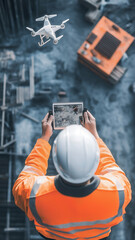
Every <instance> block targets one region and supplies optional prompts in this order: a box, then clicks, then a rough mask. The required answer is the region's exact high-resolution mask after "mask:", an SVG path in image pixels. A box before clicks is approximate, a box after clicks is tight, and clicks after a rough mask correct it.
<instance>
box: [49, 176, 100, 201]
mask: <svg viewBox="0 0 135 240" xmlns="http://www.w3.org/2000/svg"><path fill="white" fill-rule="evenodd" d="M99 183H100V178H99V177H98V176H93V177H92V178H91V182H90V183H89V184H88V185H81V186H74V185H73V186H72V185H71V184H68V183H66V182H64V181H63V179H62V178H61V177H60V175H57V176H56V177H55V179H54V184H55V187H56V189H57V190H58V191H59V192H60V193H62V194H63V195H66V196H70V197H85V196H88V195H89V194H91V193H92V192H93V191H94V190H96V189H97V188H98V186H99Z"/></svg>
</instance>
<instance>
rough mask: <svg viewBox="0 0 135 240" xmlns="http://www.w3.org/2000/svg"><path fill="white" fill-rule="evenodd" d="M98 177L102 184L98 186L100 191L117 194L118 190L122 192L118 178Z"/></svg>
mask: <svg viewBox="0 0 135 240" xmlns="http://www.w3.org/2000/svg"><path fill="white" fill-rule="evenodd" d="M98 177H99V178H100V184H99V186H98V190H102V191H108V192H110V191H114V192H117V191H118V190H122V189H121V184H120V182H119V180H118V179H117V178H114V177H113V178H111V177H107V176H102V175H99V176H98Z"/></svg>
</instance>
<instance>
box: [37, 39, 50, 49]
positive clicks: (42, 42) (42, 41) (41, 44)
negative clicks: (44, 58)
mask: <svg viewBox="0 0 135 240" xmlns="http://www.w3.org/2000/svg"><path fill="white" fill-rule="evenodd" d="M44 37H45V36H40V39H41V43H40V42H38V45H39V47H42V46H44V45H45V44H46V43H48V42H50V41H51V39H48V40H47V41H46V42H44V40H43V38H44Z"/></svg>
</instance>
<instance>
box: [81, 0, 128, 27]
mask: <svg viewBox="0 0 135 240" xmlns="http://www.w3.org/2000/svg"><path fill="white" fill-rule="evenodd" d="M79 2H80V4H82V5H83V6H85V7H86V8H87V9H89V10H88V11H87V12H86V14H85V18H86V20H87V21H88V22H90V23H95V22H96V21H97V20H98V19H99V18H100V17H101V15H102V13H103V10H104V8H105V7H106V6H112V5H116V6H117V5H120V4H122V5H124V4H126V5H127V4H128V0H123V1H121V0H119V1H118V0H108V1H106V0H79Z"/></svg>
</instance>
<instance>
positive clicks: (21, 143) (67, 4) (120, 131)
mask: <svg viewBox="0 0 135 240" xmlns="http://www.w3.org/2000/svg"><path fill="white" fill-rule="evenodd" d="M58 2H59V1H58ZM63 2H64V3H63V4H60V5H59V4H55V5H54V6H53V5H51V4H47V6H46V4H45V3H44V4H43V7H42V9H41V11H40V15H41V16H42V15H44V14H45V13H46V12H47V14H52V13H53V14H54V13H57V14H58V17H56V18H53V19H51V20H50V21H51V23H52V24H60V23H61V22H62V21H63V20H65V19H67V18H69V19H70V21H69V22H67V23H66V27H65V29H64V30H59V31H58V32H57V33H56V34H57V36H59V35H61V34H63V35H64V37H63V38H62V39H61V40H60V41H59V43H58V45H53V43H52V41H50V42H49V43H48V44H47V45H45V46H43V47H42V48H40V47H39V46H38V41H39V37H35V38H33V37H31V35H30V32H27V30H26V31H25V30H24V32H23V33H22V35H21V34H19V35H17V36H16V37H15V36H14V37H13V38H11V39H7V42H5V43H3V42H1V44H0V47H1V49H2V48H4V46H5V47H6V48H9V49H11V50H14V51H15V54H18V59H19V56H20V58H22V56H23V57H24V58H25V57H27V58H30V57H31V56H32V55H33V56H34V67H35V70H34V71H35V75H36V76H37V77H38V78H39V81H37V83H36V84H35V93H36V94H35V97H34V98H33V99H32V100H30V101H26V102H25V103H24V105H23V106H21V107H19V108H18V110H19V111H23V112H25V113H27V114H28V115H30V116H32V117H34V118H36V119H37V120H39V123H36V122H33V121H31V120H30V119H27V118H25V117H23V116H21V115H20V114H18V113H17V112H15V113H14V114H15V138H16V145H15V152H16V153H17V154H18V155H19V154H24V157H21V158H20V157H16V158H15V167H14V172H15V176H16V177H17V176H18V174H19V173H20V171H21V169H22V168H23V166H24V161H25V155H28V154H29V153H30V151H31V150H32V148H33V146H34V144H35V143H36V140H37V139H38V138H39V137H40V136H41V120H42V119H43V118H44V116H45V114H46V113H47V112H48V110H50V109H51V106H52V103H53V102H63V101H70V102H83V103H84V107H86V108H88V110H89V111H90V112H91V113H92V114H93V115H94V117H95V118H96V122H97V129H98V132H99V136H100V137H101V138H102V139H103V140H104V141H105V143H106V144H107V146H108V147H109V149H110V150H111V152H112V154H113V156H114V158H115V160H116V162H117V163H118V165H119V166H120V167H121V168H122V169H123V170H124V171H125V173H126V175H127V177H128V178H129V180H130V182H131V185H132V190H133V196H132V197H133V199H132V201H131V203H130V205H129V206H128V207H127V213H126V215H125V216H124V221H123V222H122V223H120V224H119V225H117V226H115V227H113V228H112V233H111V240H114V239H115V240H133V239H135V215H134V213H135V204H134V203H135V192H134V189H135V94H133V93H132V91H131V90H130V88H131V85H132V84H133V83H134V82H135V67H134V66H135V43H133V44H132V46H131V47H130V49H129V50H128V56H129V57H128V59H127V60H126V61H125V62H124V63H123V64H124V66H125V67H127V71H126V73H125V75H124V77H123V78H122V79H121V80H120V82H119V83H118V84H116V85H112V84H111V83H109V82H107V81H105V80H103V79H101V78H100V77H98V76H97V75H95V74H94V73H93V72H92V71H90V70H89V69H87V68H86V67H85V66H83V65H81V64H80V63H79V62H78V61H77V50H78V49H79V47H80V46H81V44H82V43H83V42H84V40H85V39H86V37H87V36H88V34H89V33H90V31H91V30H92V29H93V27H94V25H93V24H90V23H88V22H87V21H86V20H85V18H84V14H85V13H86V10H85V8H83V7H82V6H81V5H79V4H78V1H77V0H69V1H63ZM134 10H135V6H134ZM104 14H105V15H106V16H107V17H108V18H110V19H111V20H112V21H114V22H115V23H116V24H118V25H119V26H120V27H122V28H124V29H125V30H126V31H128V32H129V33H131V34H132V35H133V36H135V31H133V30H134V29H132V28H131V29H129V28H128V25H127V24H128V23H129V22H130V18H131V17H133V14H134V11H133V8H131V7H128V6H127V7H126V8H125V7H124V6H121V8H120V7H116V6H113V7H110V8H108V9H106V11H105V13H104ZM39 17H40V16H39ZM40 27H42V22H39V23H37V22H35V23H33V28H35V29H36V30H37V29H38V28H40ZM130 30H131V31H130ZM13 71H14V72H15V71H16V69H13ZM9 81H10V79H9ZM45 88H49V89H50V92H48V93H46V94H41V93H40V94H39V91H41V90H43V91H44V89H45ZM60 91H65V92H66V97H61V96H59V95H58V93H59V92H60ZM58 133H59V131H54V134H53V136H52V138H51V140H50V144H52V143H53V140H54V138H55V137H56V136H57V134H58ZM48 174H49V175H54V174H55V175H56V174H57V173H56V170H55V168H54V165H53V162H52V157H51V155H50V158H49V168H48ZM31 226H32V225H31ZM20 234H21V233H20ZM34 234H35V232H34ZM31 239H32V238H31ZM39 239H40V237H39Z"/></svg>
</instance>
